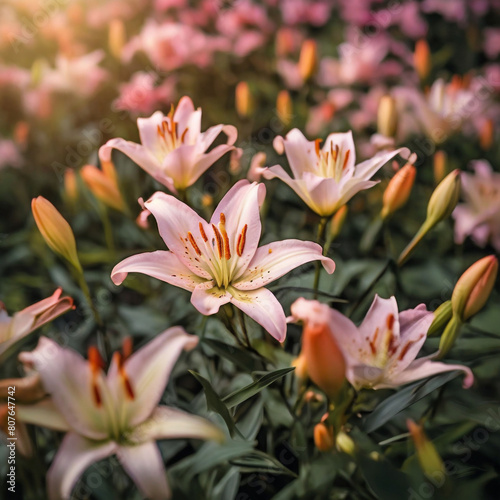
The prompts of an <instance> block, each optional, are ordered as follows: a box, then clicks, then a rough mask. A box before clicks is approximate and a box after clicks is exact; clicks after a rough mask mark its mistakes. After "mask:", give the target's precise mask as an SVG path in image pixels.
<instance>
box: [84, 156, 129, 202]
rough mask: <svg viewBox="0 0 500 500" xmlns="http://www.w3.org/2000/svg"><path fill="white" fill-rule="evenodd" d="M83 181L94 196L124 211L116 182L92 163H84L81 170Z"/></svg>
mask: <svg viewBox="0 0 500 500" xmlns="http://www.w3.org/2000/svg"><path fill="white" fill-rule="evenodd" d="M80 175H81V176H82V179H83V181H84V182H85V184H86V185H87V187H88V188H89V189H90V191H92V193H93V194H94V196H95V197H96V198H97V199H98V200H99V201H101V202H102V203H104V204H105V205H107V206H109V207H111V208H114V209H115V210H119V211H121V212H122V211H124V210H125V203H124V201H123V198H122V195H121V193H120V190H119V188H118V185H117V183H116V182H115V181H114V180H113V179H112V178H110V177H108V176H107V175H106V174H105V173H104V172H103V171H102V170H99V169H98V168H97V167H95V166H94V165H85V166H84V167H83V168H82V169H81V171H80Z"/></svg>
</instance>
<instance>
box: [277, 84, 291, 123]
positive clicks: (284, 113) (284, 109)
mask: <svg viewBox="0 0 500 500" xmlns="http://www.w3.org/2000/svg"><path fill="white" fill-rule="evenodd" d="M276 112H277V113H278V118H279V119H280V120H281V123H283V125H290V122H291V121H292V114H293V108H292V99H291V98H290V94H289V93H288V91H286V90H282V91H281V92H280V93H279V94H278V97H277V99H276Z"/></svg>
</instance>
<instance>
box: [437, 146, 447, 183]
mask: <svg viewBox="0 0 500 500" xmlns="http://www.w3.org/2000/svg"><path fill="white" fill-rule="evenodd" d="M446 164H447V157H446V153H445V152H444V151H443V150H442V149H440V150H439V151H436V152H435V153H434V182H435V183H436V184H439V183H440V182H441V181H442V180H443V179H444V178H445V176H446Z"/></svg>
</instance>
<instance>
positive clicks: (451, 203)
mask: <svg viewBox="0 0 500 500" xmlns="http://www.w3.org/2000/svg"><path fill="white" fill-rule="evenodd" d="M459 196H460V170H458V169H456V170H453V172H450V173H449V174H448V175H447V176H446V177H445V178H444V179H443V180H442V181H441V182H440V183H439V184H438V186H437V187H436V189H435V190H434V192H433V193H432V195H431V198H430V200H429V204H428V205H427V221H428V224H430V225H431V227H433V226H435V225H436V224H437V223H438V222H441V221H442V220H444V219H446V218H447V217H449V216H450V215H451V213H452V212H453V210H454V209H455V207H456V206H457V202H458V197H459Z"/></svg>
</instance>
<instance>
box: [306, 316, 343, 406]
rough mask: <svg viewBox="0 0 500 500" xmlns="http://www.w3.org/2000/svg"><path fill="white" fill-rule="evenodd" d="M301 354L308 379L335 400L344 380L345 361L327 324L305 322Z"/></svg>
mask: <svg viewBox="0 0 500 500" xmlns="http://www.w3.org/2000/svg"><path fill="white" fill-rule="evenodd" d="M302 354H303V356H304V357H305V363H306V365H307V373H308V375H309V377H310V379H311V380H312V381H313V382H314V383H315V384H316V385H317V386H318V387H319V388H320V389H321V390H323V391H324V392H325V394H326V395H327V396H328V397H329V398H330V399H335V398H336V396H337V395H338V394H339V392H340V389H341V388H342V385H343V383H344V380H345V370H346V366H345V360H344V356H343V355H342V352H341V351H340V349H339V346H338V345H337V342H336V341H335V339H334V338H333V335H332V333H331V331H330V327H329V325H328V324H326V323H324V324H321V323H316V322H314V323H313V322H312V321H307V322H306V324H305V326H304V331H303V334H302Z"/></svg>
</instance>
